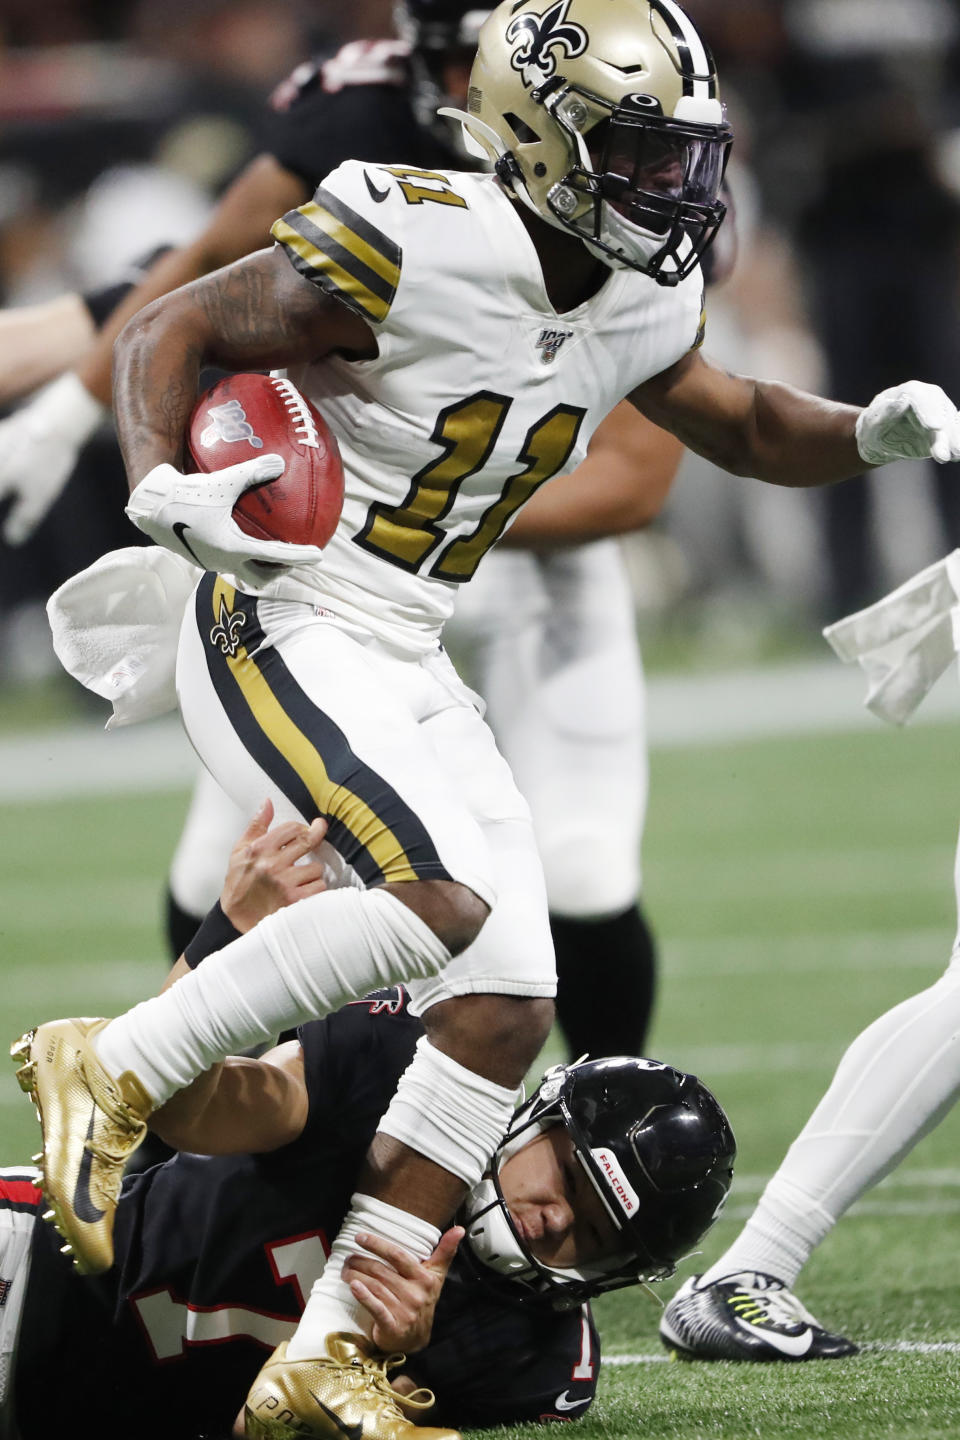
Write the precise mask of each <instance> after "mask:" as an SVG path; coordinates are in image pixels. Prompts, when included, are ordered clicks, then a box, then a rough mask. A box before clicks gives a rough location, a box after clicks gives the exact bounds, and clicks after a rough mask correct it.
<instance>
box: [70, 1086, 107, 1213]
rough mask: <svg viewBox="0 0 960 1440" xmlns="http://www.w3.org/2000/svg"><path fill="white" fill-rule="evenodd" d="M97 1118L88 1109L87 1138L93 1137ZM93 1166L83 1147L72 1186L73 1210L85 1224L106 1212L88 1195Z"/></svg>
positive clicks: (89, 1154) (93, 1111)
mask: <svg viewBox="0 0 960 1440" xmlns="http://www.w3.org/2000/svg"><path fill="white" fill-rule="evenodd" d="M96 1118H97V1112H96V1110H91V1111H90V1124H89V1125H88V1126H87V1140H88V1142H89V1141H90V1140H92V1139H93V1123H94V1121H95V1120H96ZM92 1168H93V1156H92V1155H91V1153H90V1151H89V1149H87V1148H86V1147H84V1151H83V1159H82V1160H81V1161H80V1169H79V1170H78V1171H77V1183H76V1185H75V1186H74V1187H73V1212H74V1214H75V1215H76V1217H77V1219H78V1220H83V1221H84V1223H85V1224H87V1225H96V1223H97V1221H98V1220H102V1219H103V1217H104V1215H105V1214H106V1213H107V1212H106V1211H105V1210H98V1209H97V1207H96V1205H94V1203H93V1199H92V1197H91V1195H90V1172H91V1170H92Z"/></svg>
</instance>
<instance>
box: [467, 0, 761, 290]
mask: <svg viewBox="0 0 960 1440" xmlns="http://www.w3.org/2000/svg"><path fill="white" fill-rule="evenodd" d="M441 113H445V114H451V113H453V114H456V117H457V118H458V119H459V120H460V121H461V122H462V124H463V128H464V132H465V139H466V144H467V146H468V148H469V149H470V150H471V152H472V153H474V154H476V155H482V156H483V157H484V158H486V159H489V160H492V161H493V162H494V164H495V166H496V169H497V173H498V174H499V175H500V177H501V179H502V180H503V181H504V182H505V183H506V184H507V185H509V186H510V188H511V189H512V190H513V191H514V192H515V193H516V194H517V196H518V197H519V198H520V199H521V200H522V201H523V202H524V203H525V204H526V205H528V206H529V207H530V208H531V209H532V210H533V211H535V213H536V214H537V215H539V216H540V217H541V218H542V219H544V220H546V221H547V222H548V223H549V224H551V225H553V226H556V227H558V228H560V229H564V230H568V231H571V232H572V233H573V234H575V235H576V236H578V237H579V238H580V239H581V240H582V241H583V242H584V244H585V245H586V246H587V248H588V249H589V250H590V251H591V252H592V253H594V254H596V255H597V256H598V257H599V258H600V259H601V260H603V261H604V262H605V263H606V264H608V265H611V266H613V267H615V268H616V267H622V266H627V267H629V268H631V269H634V270H640V271H642V272H643V273H644V274H646V275H650V276H652V277H653V278H654V279H655V280H657V281H658V282H659V283H660V284H661V285H675V284H677V282H678V281H679V280H681V279H683V277H684V276H685V275H688V274H689V273H690V272H691V270H692V269H693V268H694V266H695V265H696V264H697V262H698V260H699V259H700V257H701V256H702V255H703V253H704V251H705V250H706V249H707V246H708V245H709V244H710V242H711V240H712V239H713V237H714V235H715V234H716V232H717V230H718V229H719V226H720V222H721V221H722V219H723V216H724V214H725V213H726V207H725V206H724V205H723V203H722V202H721V201H720V200H719V199H718V195H719V190H720V185H721V182H722V180H723V173H724V169H725V167H726V162H727V156H728V153H729V150H730V145H731V143H732V135H731V131H730V128H729V126H728V125H727V124H726V123H725V120H724V111H723V107H722V105H721V104H720V100H719V99H718V96H717V77H716V71H715V68H714V63H713V57H712V56H711V54H710V51H709V49H708V48H707V46H706V44H705V42H704V40H703V39H702V37H701V36H700V33H699V31H698V30H697V29H696V27H695V26H694V24H693V22H692V21H691V20H690V18H689V17H688V16H687V15H686V14H685V13H684V11H683V10H681V8H680V6H679V5H677V4H676V3H675V0H503V3H502V4H500V5H498V6H497V8H496V10H494V11H493V13H492V15H491V16H490V18H489V19H488V20H487V21H486V23H485V24H484V26H483V28H482V29H481V31H480V40H479V49H478V51H477V58H476V61H475V62H474V66H473V70H472V72H471V76H470V91H469V95H468V99H467V111H466V112H451V111H445V112H441Z"/></svg>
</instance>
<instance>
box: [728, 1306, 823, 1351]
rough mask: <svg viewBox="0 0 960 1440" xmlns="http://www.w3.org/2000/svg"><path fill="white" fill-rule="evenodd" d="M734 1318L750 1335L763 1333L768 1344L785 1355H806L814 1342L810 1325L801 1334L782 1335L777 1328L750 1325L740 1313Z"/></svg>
mask: <svg viewBox="0 0 960 1440" xmlns="http://www.w3.org/2000/svg"><path fill="white" fill-rule="evenodd" d="M733 1318H734V1320H736V1322H737V1324H738V1325H739V1326H740V1329H741V1330H745V1331H746V1332H747V1334H748V1335H758V1334H759V1335H761V1336H762V1337H763V1339H764V1340H766V1342H767V1344H768V1345H772V1346H773V1348H774V1350H779V1351H780V1352H781V1354H783V1355H794V1356H799V1355H806V1353H807V1351H808V1350H809V1349H810V1346H811V1345H812V1344H813V1331H812V1330H811V1329H810V1328H809V1327H808V1328H807V1329H806V1330H804V1331H803V1333H802V1334H800V1335H781V1334H780V1333H779V1331H777V1330H765V1329H762V1328H761V1327H760V1326H758V1325H750V1324H748V1322H747V1321H746V1320H741V1319H740V1316H739V1315H734V1317H733Z"/></svg>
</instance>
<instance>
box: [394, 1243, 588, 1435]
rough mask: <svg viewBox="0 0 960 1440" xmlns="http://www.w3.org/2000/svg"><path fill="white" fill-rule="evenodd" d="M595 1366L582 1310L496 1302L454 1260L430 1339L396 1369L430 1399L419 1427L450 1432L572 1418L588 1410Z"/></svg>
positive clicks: (585, 1317) (495, 1298) (585, 1319)
mask: <svg viewBox="0 0 960 1440" xmlns="http://www.w3.org/2000/svg"><path fill="white" fill-rule="evenodd" d="M599 1369H600V1340H599V1336H598V1334H597V1330H596V1327H595V1325H594V1323H593V1318H592V1316H590V1315H589V1312H587V1314H586V1315H585V1314H584V1312H583V1311H581V1310H572V1311H565V1312H562V1313H557V1312H554V1311H540V1310H537V1309H531V1308H529V1307H525V1306H522V1305H516V1304H513V1303H509V1302H504V1301H503V1300H501V1299H500V1298H499V1297H498V1296H496V1294H495V1293H494V1292H493V1291H492V1290H487V1289H486V1288H485V1287H484V1286H483V1284H482V1282H479V1281H477V1280H475V1279H473V1278H472V1277H471V1276H470V1274H469V1272H465V1271H464V1270H462V1269H461V1268H460V1265H459V1262H456V1261H455V1262H454V1267H453V1269H452V1270H451V1272H450V1275H449V1276H448V1278H447V1282H446V1284H445V1286H444V1290H443V1293H442V1295H441V1297H440V1302H439V1305H438V1307H437V1314H436V1318H435V1320H434V1326H433V1338H432V1339H431V1341H430V1344H429V1345H428V1346H427V1347H426V1349H425V1350H421V1351H420V1352H419V1353H418V1354H416V1355H411V1356H410V1357H409V1359H408V1361H407V1363H406V1365H405V1366H404V1371H405V1372H406V1373H407V1374H409V1375H411V1376H412V1377H413V1379H414V1380H415V1381H416V1382H417V1384H418V1385H426V1386H427V1387H428V1389H430V1390H432V1391H433V1392H434V1394H435V1395H436V1397H437V1406H436V1409H435V1410H432V1411H431V1412H430V1414H429V1416H428V1417H427V1418H426V1420H425V1423H426V1424H429V1425H449V1426H454V1427H456V1428H458V1429H459V1428H461V1427H463V1426H478V1427H479V1426H483V1427H486V1426H493V1425H517V1424H520V1423H521V1422H537V1421H548V1420H576V1419H578V1418H579V1417H580V1416H581V1415H583V1414H584V1413H585V1412H586V1411H587V1410H588V1409H589V1408H590V1405H591V1403H592V1401H593V1398H594V1395H595V1393H596V1388H597V1376H598V1372H599Z"/></svg>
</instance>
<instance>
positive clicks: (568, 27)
mask: <svg viewBox="0 0 960 1440" xmlns="http://www.w3.org/2000/svg"><path fill="white" fill-rule="evenodd" d="M569 8H570V0H557V3H556V4H555V5H551V6H550V8H549V9H548V10H545V11H544V12H543V14H542V15H518V16H517V18H516V19H515V20H511V21H510V24H509V25H508V26H507V40H508V42H510V43H512V42H514V41H519V44H518V45H517V46H516V48H515V50H514V52H513V54H512V55H511V57H510V64H511V65H512V66H513V68H514V70H519V72H520V75H521V76H522V78H523V83H524V85H525V86H526V87H527V89H528V90H531V89H533V87H534V86H535V85H542V84H543V82H544V81H545V80H549V79H550V76H551V75H553V74H555V72H556V69H557V56H556V51H557V50H560V51H562V52H563V53H564V54H565V55H567V56H568V57H569V58H570V59H573V57H574V56H575V55H582V54H583V52H584V50H586V48H587V44H588V42H589V39H590V37H589V35H588V34H587V32H586V30H584V28H583V26H582V25H577V24H576V23H574V22H573V21H568V20H567V11H568V9H569Z"/></svg>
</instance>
